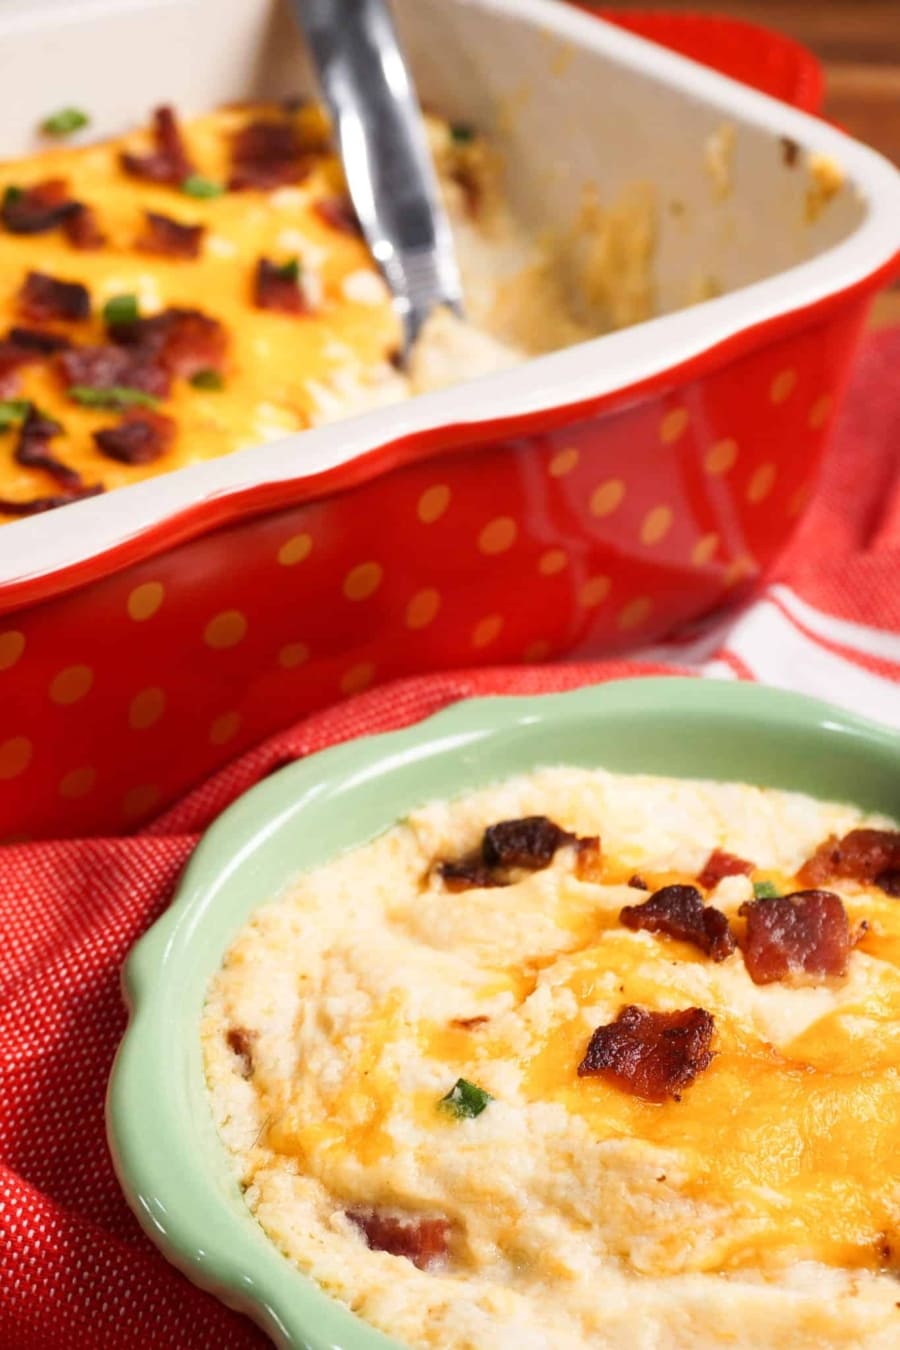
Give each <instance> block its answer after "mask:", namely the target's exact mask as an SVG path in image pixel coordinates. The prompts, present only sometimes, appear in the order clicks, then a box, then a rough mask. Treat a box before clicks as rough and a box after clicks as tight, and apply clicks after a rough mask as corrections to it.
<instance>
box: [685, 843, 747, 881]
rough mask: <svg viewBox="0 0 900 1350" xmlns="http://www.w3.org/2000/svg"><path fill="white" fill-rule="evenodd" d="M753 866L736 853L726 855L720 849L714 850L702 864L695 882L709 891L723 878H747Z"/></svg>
mask: <svg viewBox="0 0 900 1350" xmlns="http://www.w3.org/2000/svg"><path fill="white" fill-rule="evenodd" d="M755 866H756V864H755V863H752V862H747V860H746V858H739V857H738V856H737V854H736V853H726V852H725V851H724V850H723V849H721V848H714V849H713V851H712V853H711V854H710V855H709V857H708V858H707V860H706V862H705V863H704V866H703V871H702V872H701V873H700V875H699V876H698V877H697V881H698V883H699V884H700V885H701V886H702V887H703V888H704V890H707V891H711V890H712V888H713V887H714V886H718V884H719V882H720V881H721V880H722V878H723V877H749V876H750V874H751V873H752V872H753V871H754V869H755Z"/></svg>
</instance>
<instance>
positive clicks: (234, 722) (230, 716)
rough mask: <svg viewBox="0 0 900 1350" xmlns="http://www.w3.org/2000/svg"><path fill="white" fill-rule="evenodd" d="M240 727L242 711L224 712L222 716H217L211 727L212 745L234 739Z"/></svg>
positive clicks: (210, 738)
mask: <svg viewBox="0 0 900 1350" xmlns="http://www.w3.org/2000/svg"><path fill="white" fill-rule="evenodd" d="M240 729H241V715H240V713H238V712H227V713H222V715H221V717H217V718H216V719H215V721H214V722H213V723H212V725H211V726H210V728H209V742H210V745H225V743H226V741H230V740H232V739H233V738H234V737H235V736H236V735H237V734H238V732H239V731H240Z"/></svg>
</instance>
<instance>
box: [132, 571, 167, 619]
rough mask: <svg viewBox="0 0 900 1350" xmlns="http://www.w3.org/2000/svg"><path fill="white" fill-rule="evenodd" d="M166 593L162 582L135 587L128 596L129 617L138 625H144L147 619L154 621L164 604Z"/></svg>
mask: <svg viewBox="0 0 900 1350" xmlns="http://www.w3.org/2000/svg"><path fill="white" fill-rule="evenodd" d="M165 593H166V592H165V587H164V586H163V584H162V582H161V581H145V582H143V583H142V584H141V585H140V586H135V588H134V590H133V591H132V592H131V593H130V595H129V596H128V602H127V608H128V613H129V616H130V617H131V618H132V619H134V621H135V622H136V623H143V621H144V620H145V619H152V618H153V615H154V614H155V613H156V611H157V610H158V609H159V607H160V605H161V604H162V602H163V600H164V598H165Z"/></svg>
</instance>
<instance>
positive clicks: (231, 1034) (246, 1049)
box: [225, 1027, 256, 1078]
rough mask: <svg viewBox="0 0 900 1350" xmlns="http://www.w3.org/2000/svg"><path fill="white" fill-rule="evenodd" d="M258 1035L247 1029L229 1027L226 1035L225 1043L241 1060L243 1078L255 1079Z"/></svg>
mask: <svg viewBox="0 0 900 1350" xmlns="http://www.w3.org/2000/svg"><path fill="white" fill-rule="evenodd" d="M255 1040H256V1035H255V1033H254V1032H252V1031H247V1029H246V1028H245V1027H229V1029H228V1031H227V1032H226V1034H225V1043H226V1044H227V1046H228V1049H229V1050H231V1051H232V1053H233V1054H235V1055H237V1057H238V1059H239V1060H241V1077H242V1078H252V1077H253V1042H254V1041H255Z"/></svg>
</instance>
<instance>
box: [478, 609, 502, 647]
mask: <svg viewBox="0 0 900 1350" xmlns="http://www.w3.org/2000/svg"><path fill="white" fill-rule="evenodd" d="M502 631H503V615H502V614H487V615H485V617H484V618H483V619H479V621H478V623H476V625H475V627H474V628H473V629H472V646H473V647H475V648H479V649H480V648H481V647H489V646H490V644H491V643H492V642H496V640H497V638H498V637H499V636H500V634H501V632H502Z"/></svg>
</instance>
